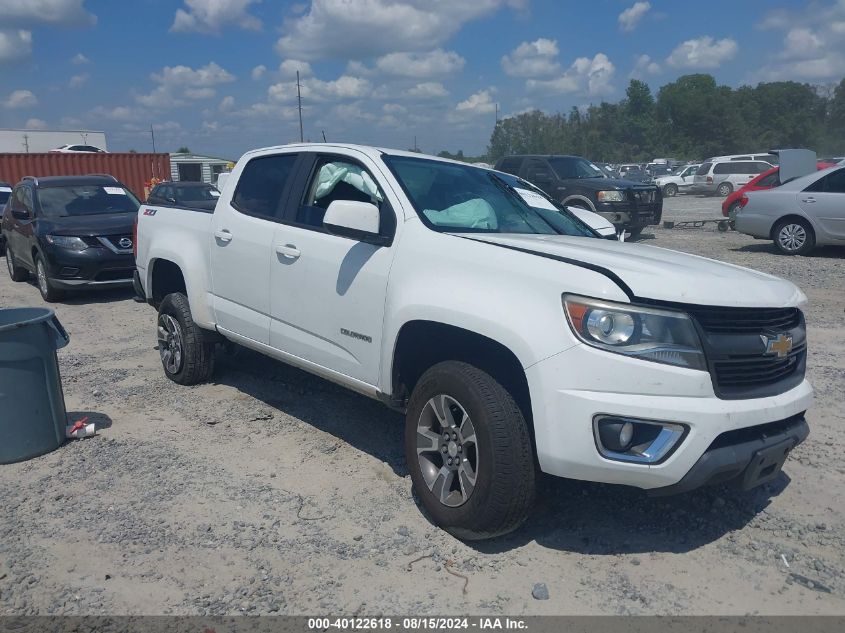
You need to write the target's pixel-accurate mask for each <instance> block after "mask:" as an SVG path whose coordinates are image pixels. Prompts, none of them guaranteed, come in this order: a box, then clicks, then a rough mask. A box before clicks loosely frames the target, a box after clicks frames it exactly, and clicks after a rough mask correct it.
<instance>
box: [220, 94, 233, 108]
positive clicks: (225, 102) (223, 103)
mask: <svg viewBox="0 0 845 633" xmlns="http://www.w3.org/2000/svg"><path fill="white" fill-rule="evenodd" d="M218 107H219V108H220V110H222V111H223V112H227V111H229V110H231V109H232V108H234V107H235V98H234V97H233V96H231V95H229V96H226V97H223V99H221V100H220V105H219V106H218Z"/></svg>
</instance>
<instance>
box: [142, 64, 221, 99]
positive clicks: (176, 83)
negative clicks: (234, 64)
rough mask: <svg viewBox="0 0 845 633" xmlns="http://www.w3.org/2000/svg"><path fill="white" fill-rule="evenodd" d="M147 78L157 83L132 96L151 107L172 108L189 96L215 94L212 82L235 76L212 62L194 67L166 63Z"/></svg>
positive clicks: (206, 97) (191, 97)
mask: <svg viewBox="0 0 845 633" xmlns="http://www.w3.org/2000/svg"><path fill="white" fill-rule="evenodd" d="M150 78H151V79H152V80H153V81H154V82H155V83H157V84H158V86H157V87H156V88H155V89H154V90H153V91H152V92H150V93H148V94H144V95H138V96H137V97H136V98H135V99H136V101H138V103H140V104H141V105H144V106H147V107H150V108H172V107H177V106H181V105H185V103H186V102H187V101H190V100H198V99H208V98H210V97H213V96H214V95H216V94H217V91H216V90H215V86H218V85H221V84H225V83H229V82H232V81H234V80H235V76H234V75H232V74H231V73H230V72H228V71H227V70H225V69H224V68H221V67H220V66H218V65H217V64H216V63H215V62H210V63H208V64H206V65H205V66H203V67H201V68H197V69H193V68H191V67H189V66H165V67H164V68H162V69H161V72H159V73H153V74H152V75H150Z"/></svg>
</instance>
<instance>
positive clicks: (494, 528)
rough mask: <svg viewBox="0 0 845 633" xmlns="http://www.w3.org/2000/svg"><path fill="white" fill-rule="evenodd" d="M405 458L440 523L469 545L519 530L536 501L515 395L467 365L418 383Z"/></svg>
mask: <svg viewBox="0 0 845 633" xmlns="http://www.w3.org/2000/svg"><path fill="white" fill-rule="evenodd" d="M405 456H406V459H407V462H408V469H409V470H410V473H411V479H412V481H413V484H414V490H415V491H416V493H417V496H418V497H419V499H420V501H421V502H422V504H423V506H425V509H426V510H427V511H428V513H429V515H430V516H431V517H432V518H433V520H434V522H435V523H436V524H437V525H439V526H440V527H442V528H443V529H445V530H446V531H448V532H449V533H451V534H452V535H454V536H456V537H458V538H461V539H466V540H477V539H484V538H492V537H494V536H499V535H501V534H506V533H508V532H511V531H513V530H515V529H516V528H517V527H519V526H520V525H521V524H522V522H523V521H524V520H525V518H526V517H527V516H528V512H529V510H530V508H531V506H532V504H533V502H534V495H535V482H534V454H533V451H532V448H531V439H530V437H529V434H528V424H527V423H526V421H525V418H524V417H523V415H522V412H521V411H520V408H519V406H518V405H517V404H516V402H515V401H514V399H513V397H512V396H511V394H510V393H509V392H508V391H507V390H506V389H505V388H504V387H502V386H501V385H500V384H499V383H498V382H497V381H496V380H495V379H494V378H493V377H492V376H490V375H489V374H487V373H485V372H484V371H482V370H480V369H478V368H477V367H473V366H472V365H469V364H467V363H462V362H457V361H447V362H443V363H438V364H437V365H435V366H433V367H431V368H430V369H429V370H428V371H426V372H425V373H424V374H423V376H422V377H421V378H420V379H419V381H418V383H417V385H416V387H414V392H413V394H412V395H411V400H410V402H409V404H408V412H407V416H406V420H405Z"/></svg>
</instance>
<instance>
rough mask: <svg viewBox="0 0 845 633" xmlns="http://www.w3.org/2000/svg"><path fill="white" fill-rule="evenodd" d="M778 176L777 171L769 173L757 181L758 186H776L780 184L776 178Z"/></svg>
mask: <svg viewBox="0 0 845 633" xmlns="http://www.w3.org/2000/svg"><path fill="white" fill-rule="evenodd" d="M778 176H780V173H779V172H774V173H771V174H769V175H768V176H764V177H763V178H761V179H760V180H758V181H757V186H758V187H777V186H778V185H779V184H780V181H779V180H778Z"/></svg>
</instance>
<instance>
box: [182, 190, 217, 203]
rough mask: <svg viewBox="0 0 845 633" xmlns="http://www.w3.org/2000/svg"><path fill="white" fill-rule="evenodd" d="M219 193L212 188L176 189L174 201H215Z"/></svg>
mask: <svg viewBox="0 0 845 633" xmlns="http://www.w3.org/2000/svg"><path fill="white" fill-rule="evenodd" d="M219 197H220V192H219V191H217V189H215V188H214V187H177V188H176V199H177V200H184V201H186V202H199V201H205V200H217V198H219Z"/></svg>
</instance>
